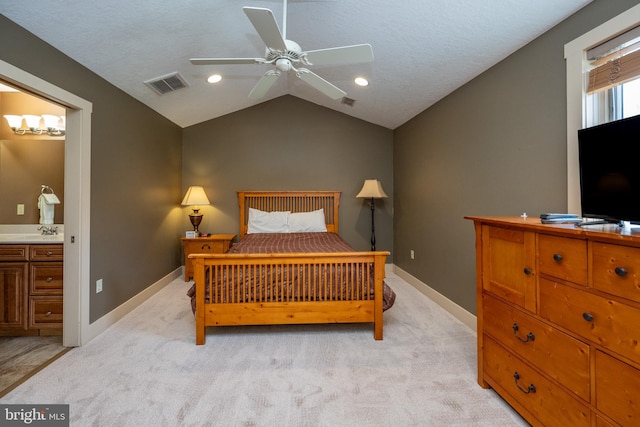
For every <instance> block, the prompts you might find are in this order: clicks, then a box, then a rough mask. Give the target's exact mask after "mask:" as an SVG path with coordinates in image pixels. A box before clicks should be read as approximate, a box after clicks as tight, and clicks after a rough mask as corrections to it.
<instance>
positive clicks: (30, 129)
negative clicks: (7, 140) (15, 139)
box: [4, 114, 65, 136]
mask: <svg viewBox="0 0 640 427" xmlns="http://www.w3.org/2000/svg"><path fill="white" fill-rule="evenodd" d="M4 118H5V119H6V120H7V123H9V127H10V128H11V130H12V131H13V133H15V134H16V135H27V134H31V135H43V134H47V135H49V136H64V134H65V120H64V117H63V116H53V115H50V114H44V115H42V116H35V115H32V114H25V115H24V116H16V115H11V114H7V115H5V116H4ZM41 120H42V121H43V122H44V127H40V121H41ZM23 121H24V122H26V124H27V127H22V123H23Z"/></svg>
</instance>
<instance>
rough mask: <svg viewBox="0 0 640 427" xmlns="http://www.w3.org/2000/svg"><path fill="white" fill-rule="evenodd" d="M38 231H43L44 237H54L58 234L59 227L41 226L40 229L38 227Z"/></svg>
mask: <svg viewBox="0 0 640 427" xmlns="http://www.w3.org/2000/svg"><path fill="white" fill-rule="evenodd" d="M38 230H42V235H43V236H52V235H54V234H58V227H57V226H55V227H54V226H51V227H49V226H47V225H41V226H40V227H38Z"/></svg>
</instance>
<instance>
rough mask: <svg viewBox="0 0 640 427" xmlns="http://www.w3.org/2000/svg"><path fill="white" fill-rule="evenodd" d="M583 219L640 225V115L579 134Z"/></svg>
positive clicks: (583, 130)
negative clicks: (627, 222)
mask: <svg viewBox="0 0 640 427" xmlns="http://www.w3.org/2000/svg"><path fill="white" fill-rule="evenodd" d="M578 149H579V160H580V197H581V208H582V216H584V217H588V218H600V219H603V220H606V221H608V222H621V221H630V222H632V223H640V115H638V116H633V117H629V118H626V119H622V120H616V121H614V122H609V123H605V124H602V125H598V126H593V127H590V128H586V129H582V130H579V131H578Z"/></svg>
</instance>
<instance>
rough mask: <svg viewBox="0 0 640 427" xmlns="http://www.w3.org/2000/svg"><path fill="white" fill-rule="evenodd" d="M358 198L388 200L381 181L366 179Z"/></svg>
mask: <svg viewBox="0 0 640 427" xmlns="http://www.w3.org/2000/svg"><path fill="white" fill-rule="evenodd" d="M356 198H366V199H386V198H387V193H385V192H384V190H383V189H382V184H380V181H378V180H377V179H366V180H365V181H364V185H363V186H362V190H360V192H359V193H358V195H357V196H356Z"/></svg>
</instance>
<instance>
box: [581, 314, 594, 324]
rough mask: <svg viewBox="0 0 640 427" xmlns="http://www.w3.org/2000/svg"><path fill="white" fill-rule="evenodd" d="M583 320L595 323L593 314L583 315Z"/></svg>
mask: <svg viewBox="0 0 640 427" xmlns="http://www.w3.org/2000/svg"><path fill="white" fill-rule="evenodd" d="M582 318H583V319H584V320H586V321H587V322H593V314H591V313H587V312H585V313H582Z"/></svg>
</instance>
